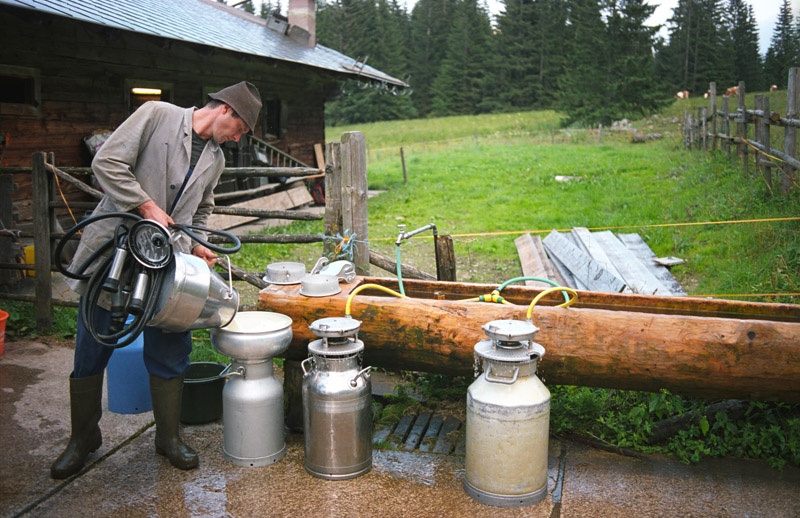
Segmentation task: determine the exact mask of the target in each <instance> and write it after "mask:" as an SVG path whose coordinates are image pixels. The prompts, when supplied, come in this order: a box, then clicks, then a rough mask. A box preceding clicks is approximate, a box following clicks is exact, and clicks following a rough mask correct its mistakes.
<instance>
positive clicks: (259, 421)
mask: <svg viewBox="0 0 800 518" xmlns="http://www.w3.org/2000/svg"><path fill="white" fill-rule="evenodd" d="M210 337H211V344H212V345H213V346H214V348H215V349H216V350H217V351H218V352H220V353H222V354H224V355H226V356H229V357H231V368H230V372H229V373H228V381H227V382H226V383H225V387H224V388H223V389H222V422H223V432H224V446H223V452H222V453H223V456H224V457H225V459H226V460H228V461H229V462H231V463H233V464H235V465H237V466H252V467H259V466H267V465H270V464H273V463H275V462H277V461H279V460H281V459H282V458H283V457H284V456H285V455H286V430H285V426H284V422H283V421H284V419H283V385H281V382H280V381H278V379H277V378H276V377H275V375H274V372H273V366H272V358H273V357H274V356H276V355H278V354H280V353H282V352H283V351H285V350H286V349H288V348H289V344H290V343H291V341H292V319H291V318H290V317H288V316H286V315H282V314H280V313H271V312H267V311H243V312H239V313H237V314H236V316H235V317H234V319H233V321H232V322H231V323H230V324H228V325H227V326H225V327H222V328H219V329H212V330H211V331H210Z"/></svg>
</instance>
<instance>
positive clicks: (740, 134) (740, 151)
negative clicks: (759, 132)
mask: <svg viewBox="0 0 800 518" xmlns="http://www.w3.org/2000/svg"><path fill="white" fill-rule="evenodd" d="M744 96H745V84H744V81H739V94H738V96H737V101H738V103H737V107H736V137H737V138H738V139H739V140H738V145H737V148H736V153H737V155H739V157H740V158H741V159H742V170H743V171H744V173H745V174H747V169H748V168H747V144H746V143H745V141H746V140H747V107H746V106H745V103H744Z"/></svg>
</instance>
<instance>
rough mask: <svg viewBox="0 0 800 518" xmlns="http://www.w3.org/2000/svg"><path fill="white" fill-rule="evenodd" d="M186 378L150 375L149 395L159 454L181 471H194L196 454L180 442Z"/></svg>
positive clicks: (197, 460) (198, 461)
mask: <svg viewBox="0 0 800 518" xmlns="http://www.w3.org/2000/svg"><path fill="white" fill-rule="evenodd" d="M183 378H184V376H177V377H175V378H171V379H165V378H159V377H158V376H153V375H151V376H150V396H151V398H152V400H153V417H155V420H156V453H158V454H159V455H163V456H165V457H166V458H168V459H169V463H170V464H172V465H173V466H175V467H176V468H178V469H193V468H196V467H197V466H198V465H199V464H200V459H199V458H198V456H197V452H196V451H194V450H193V449H192V448H191V447H189V446H188V445H186V444H185V443H184V442H183V440H182V439H181V436H180V433H179V428H180V417H181V397H182V396H183Z"/></svg>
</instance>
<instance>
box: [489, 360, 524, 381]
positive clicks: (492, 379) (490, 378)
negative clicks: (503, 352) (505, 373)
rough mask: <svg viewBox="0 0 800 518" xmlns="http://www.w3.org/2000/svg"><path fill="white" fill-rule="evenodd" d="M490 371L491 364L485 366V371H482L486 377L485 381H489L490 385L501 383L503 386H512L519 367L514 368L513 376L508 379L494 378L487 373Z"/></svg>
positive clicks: (517, 375)
mask: <svg viewBox="0 0 800 518" xmlns="http://www.w3.org/2000/svg"><path fill="white" fill-rule="evenodd" d="M491 370H492V364H491V363H488V362H487V364H486V370H485V371H484V375H485V376H486V381H490V382H492V383H502V384H503V385H513V384H514V383H515V382H516V381H517V377H519V367H514V375H513V376H511V377H510V378H495V377H493V376H492V375H491V374H489V372H490V371H491Z"/></svg>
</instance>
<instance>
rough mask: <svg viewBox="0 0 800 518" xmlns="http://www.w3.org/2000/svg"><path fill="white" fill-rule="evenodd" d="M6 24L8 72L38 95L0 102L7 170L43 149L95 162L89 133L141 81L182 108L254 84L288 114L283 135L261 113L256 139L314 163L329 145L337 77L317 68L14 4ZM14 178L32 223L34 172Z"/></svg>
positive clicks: (114, 115) (2, 13)
mask: <svg viewBox="0 0 800 518" xmlns="http://www.w3.org/2000/svg"><path fill="white" fill-rule="evenodd" d="M0 27H3V30H2V31H1V34H0V41H2V43H3V48H4V52H3V54H2V56H0V78H6V79H7V78H8V77H14V76H20V77H21V78H22V79H23V80H25V81H29V82H30V86H31V87H32V88H33V89H34V92H35V93H34V94H31V95H32V98H26V99H25V100H24V102H20V103H16V102H10V103H9V102H0V136H4V138H5V150H4V151H5V152H4V154H3V156H2V164H1V165H2V166H23V167H29V166H30V165H31V155H32V154H33V153H34V152H36V151H46V152H52V153H55V160H56V164H57V165H59V166H88V165H90V163H91V154H90V153H89V151H88V149H87V147H86V145H85V144H84V141H83V139H84V137H87V136H89V135H91V134H92V133H93V132H95V131H97V130H104V129H106V130H112V129H114V128H115V127H116V126H118V125H119V124H120V123H121V122H122V121H123V120H124V119H125V118H126V117H127V116H128V115H129V114H130V113H131V111H132V109H133V108H131V107H130V88H131V87H132V86H134V84H136V85H140V86H162V87H164V88H165V97H166V96H167V95H168V97H166V98H165V100H169V101H170V102H172V103H174V104H176V105H178V106H202V105H203V104H204V103H205V100H206V97H205V95H206V94H207V93H208V92H210V91H215V90H217V89H219V88H222V87H225V86H228V85H230V84H233V83H236V82H239V81H242V80H247V81H250V82H252V83H254V84H255V85H256V86H257V87H258V89H259V91H260V92H261V95H262V98H263V101H264V110H265V112H266V111H267V110H269V109H274V108H276V107H278V108H279V111H280V113H279V117H277V118H275V117H273V120H277V124H278V125H279V127H278V131H275V132H274V133H273V132H272V131H270V132H268V131H267V128H266V127H265V126H266V123H265V120H266V117H268V116H270V115H273V114H267V113H262V117H261V118H260V122H259V126H258V127H257V128H256V131H255V133H254V134H255V136H256V137H259V138H261V139H263V140H267V141H268V142H270V143H271V144H272V145H274V146H276V147H278V148H280V149H282V150H284V151H287V152H289V153H290V154H292V155H293V156H294V157H296V158H298V159H299V160H301V161H303V162H305V163H308V164H314V163H315V162H316V161H315V156H314V144H317V143H323V142H324V133H325V127H324V102H325V94H326V92H330V91H332V90H335V88H336V87H337V84H338V83H337V80H336V78H334V77H332V76H330V75H326V74H324V73H323V72H322V71H319V70H317V69H314V68H311V67H306V66H299V65H292V64H288V63H285V62H280V61H276V60H270V59H267V58H260V57H255V56H250V55H244V54H241V53H236V52H231V51H226V50H223V49H218V48H213V47H209V46H204V45H197V44H192V43H186V42H181V41H177V40H169V39H165V38H160V37H154V36H147V35H143V34H137V33H133V32H128V31H122V30H117V29H110V28H107V27H102V26H98V25H93V24H88V23H83V22H79V21H74V20H71V19H68V18H63V17H54V16H49V15H45V14H41V13H35V12H31V11H28V10H21V9H15V8H12V7H0ZM6 86H7V85H6V84H4V83H0V94H2V95H6V93H5V92H4V91H3V88H5V87H6ZM166 92H168V93H166ZM270 129H273V128H270ZM14 182H15V184H16V185H15V189H14V194H13V202H14V205H15V220H19V219H27V218H26V216H25V214H26V213H27V212H29V209H26V204H28V205H29V203H30V197H31V185H30V184H31V182H30V175H28V174H25V173H17V174H15V178H14Z"/></svg>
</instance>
